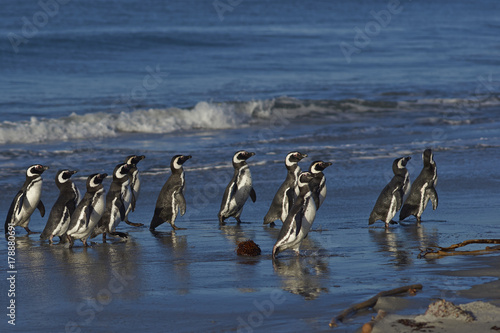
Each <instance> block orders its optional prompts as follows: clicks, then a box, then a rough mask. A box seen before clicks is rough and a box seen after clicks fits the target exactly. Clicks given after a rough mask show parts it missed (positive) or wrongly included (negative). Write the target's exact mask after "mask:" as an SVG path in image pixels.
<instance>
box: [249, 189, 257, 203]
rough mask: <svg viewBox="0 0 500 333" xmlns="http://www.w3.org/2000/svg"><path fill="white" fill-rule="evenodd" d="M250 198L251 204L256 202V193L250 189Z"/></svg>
mask: <svg viewBox="0 0 500 333" xmlns="http://www.w3.org/2000/svg"><path fill="white" fill-rule="evenodd" d="M250 198H251V199H252V201H253V202H255V201H257V193H255V190H254V189H253V187H252V189H251V190H250Z"/></svg>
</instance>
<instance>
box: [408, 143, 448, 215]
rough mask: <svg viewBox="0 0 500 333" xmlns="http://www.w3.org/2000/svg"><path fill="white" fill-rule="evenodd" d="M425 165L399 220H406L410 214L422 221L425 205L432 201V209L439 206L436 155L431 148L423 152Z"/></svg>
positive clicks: (412, 187) (413, 185) (414, 183)
mask: <svg viewBox="0 0 500 333" xmlns="http://www.w3.org/2000/svg"><path fill="white" fill-rule="evenodd" d="M422 159H423V161H424V167H423V169H422V171H421V172H420V174H419V175H418V177H417V179H415V181H414V182H413V184H412V186H411V189H410V194H409V195H408V198H406V201H405V203H404V204H403V208H401V212H400V213H399V220H400V221H401V220H404V219H405V218H407V217H408V216H410V215H414V216H415V217H416V218H417V222H419V223H420V222H421V221H422V220H421V216H422V213H423V212H424V209H425V207H426V206H427V204H428V203H429V200H430V201H431V202H432V209H433V210H436V208H437V207H438V195H437V192H436V184H437V179H438V177H437V167H436V162H434V155H433V153H432V150H431V149H426V150H425V151H424V153H423V154H422Z"/></svg>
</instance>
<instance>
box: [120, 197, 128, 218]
mask: <svg viewBox="0 0 500 333" xmlns="http://www.w3.org/2000/svg"><path fill="white" fill-rule="evenodd" d="M119 212H120V220H121V221H124V220H125V214H126V212H127V210H126V208H125V205H124V204H123V200H122V201H121V205H120V207H119Z"/></svg>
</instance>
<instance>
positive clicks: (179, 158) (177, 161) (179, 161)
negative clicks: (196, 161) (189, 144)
mask: <svg viewBox="0 0 500 333" xmlns="http://www.w3.org/2000/svg"><path fill="white" fill-rule="evenodd" d="M192 157H193V156H191V155H175V156H174V157H172V160H171V161H170V169H171V170H180V169H181V168H182V165H183V164H184V162H186V161H187V160H189V159H190V158H192Z"/></svg>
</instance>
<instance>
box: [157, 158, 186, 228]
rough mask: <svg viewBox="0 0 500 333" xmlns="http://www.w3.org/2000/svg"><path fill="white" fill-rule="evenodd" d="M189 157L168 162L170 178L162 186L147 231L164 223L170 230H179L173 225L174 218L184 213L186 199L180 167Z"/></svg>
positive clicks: (182, 173) (182, 172) (182, 170)
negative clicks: (168, 224)
mask: <svg viewBox="0 0 500 333" xmlns="http://www.w3.org/2000/svg"><path fill="white" fill-rule="evenodd" d="M191 157H192V156H191V155H188V156H184V155H175V156H174V157H172V160H171V161H170V170H171V171H172V173H171V175H170V177H168V179H167V181H166V182H165V184H164V185H163V187H162V189H161V191H160V194H159V195H158V199H157V200H156V206H155V212H154V215H153V219H152V220H151V224H150V226H149V230H151V231H154V230H155V229H156V227H158V226H159V225H160V224H163V223H164V222H168V223H170V225H171V226H172V229H174V230H179V229H182V228H179V227H177V226H176V225H175V218H176V217H177V214H178V213H180V214H181V216H183V215H184V214H185V213H186V199H185V198H184V185H185V179H184V169H183V168H182V165H183V164H184V163H185V162H186V161H187V160H189V159H190V158H191Z"/></svg>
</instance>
